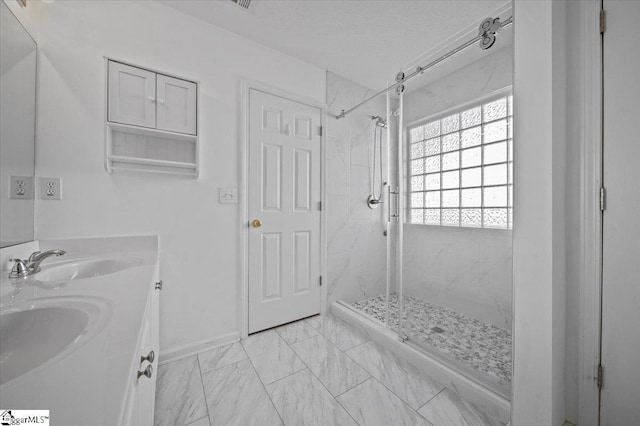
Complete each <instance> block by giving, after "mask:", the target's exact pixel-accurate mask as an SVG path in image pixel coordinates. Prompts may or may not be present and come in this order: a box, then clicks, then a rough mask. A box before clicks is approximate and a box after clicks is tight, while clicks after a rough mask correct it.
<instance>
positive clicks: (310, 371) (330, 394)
mask: <svg viewBox="0 0 640 426" xmlns="http://www.w3.org/2000/svg"><path fill="white" fill-rule="evenodd" d="M309 326H311V325H310V324H309ZM311 328H313V327H311ZM316 331H317V332H318V334H317V335H316V336H320V337H321V338H323V339H325V340H326V341H327V342H329V344H330V345H333V346H334V347H335V348H336V349H338V351H340V352H342V353H343V354H344V351H343V350H342V349H340V348H339V347H338V346H337V345H335V344H334V343H333V342H332V341H331V340H329V339H328V338H327V337H326V336H324V335H323V334H322V333H321V332H320V330H316ZM316 336H310V337H309V338H311V337H316ZM283 340H284V339H283ZM303 340H304V339H303ZM285 343H287V342H286V341H285ZM295 343H298V342H295ZM295 343H294V344H295ZM287 344H288V343H287ZM288 345H289V344H288ZM289 348H290V349H291V350H292V351H293V352H294V353H295V354H296V356H297V357H298V359H299V360H300V361H302V363H303V364H304V365H305V366H306V367H307V368H306V369H307V370H309V373H311V375H312V376H313V377H315V379H316V380H317V381H318V382H319V383H320V385H321V386H322V387H323V388H324V389H325V390H326V391H327V393H328V394H329V396H330V397H331V398H333V400H334V401H335V402H336V404H338V405H339V406H340V407H342V409H343V410H344V411H345V413H347V415H348V416H349V417H351V419H352V420H353V422H354V423H355V424H356V425H358V426H360V423H358V422H357V421H356V419H355V418H354V417H353V416H352V415H351V413H350V412H349V410H347V409H346V408H345V406H344V405H342V404H341V403H340V401H338V398H337V397H335V396H333V394H332V393H331V391H330V390H329V389H328V388H327V387H326V386H325V384H324V383H322V380H320V378H319V377H318V376H316V375H315V373H314V372H313V370H312V369H311V367H309V365H308V364H307V363H306V362H305V361H304V359H302V358H301V357H300V356H298V354H297V353H296V350H295V349H294V348H292V347H291V345H289ZM345 355H346V354H345ZM347 358H348V357H347ZM365 371H366V370H365ZM369 376H371V375H370V374H369ZM370 378H371V377H369V379H370ZM369 379H367V380H369ZM367 380H365V382H366V381H367ZM362 383H364V382H362ZM360 384H361V383H358V385H360ZM358 385H356V386H358ZM354 387H355V386H354ZM352 389H353V388H352ZM343 393H344V392H343ZM340 395H342V394H340ZM285 426H286V425H285Z"/></svg>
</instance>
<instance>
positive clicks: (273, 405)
mask: <svg viewBox="0 0 640 426" xmlns="http://www.w3.org/2000/svg"><path fill="white" fill-rule="evenodd" d="M276 334H277V333H276ZM285 343H286V342H285ZM241 346H242V350H243V351H244V353H245V354H246V355H247V359H248V360H249V365H251V368H253V372H254V373H255V374H256V376H257V377H258V380H259V381H260V384H261V385H262V390H263V391H264V393H265V394H266V395H267V398H269V402H271V406H272V407H273V409H274V410H275V411H276V414H277V415H278V417H279V418H280V422H281V423H282V425H283V426H285V423H284V419H283V418H282V416H281V415H280V412H279V411H278V408H277V407H276V404H275V403H274V402H273V399H272V398H271V395H269V392H267V387H266V386H265V384H264V382H263V381H262V378H261V377H260V375H259V374H258V370H257V369H256V366H255V365H253V361H252V360H251V357H250V356H249V352H247V350H246V349H245V348H244V345H242V344H241Z"/></svg>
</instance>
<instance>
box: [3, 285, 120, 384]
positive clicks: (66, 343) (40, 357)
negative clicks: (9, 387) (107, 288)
mask: <svg viewBox="0 0 640 426" xmlns="http://www.w3.org/2000/svg"><path fill="white" fill-rule="evenodd" d="M111 311H112V309H111V306H110V305H109V303H108V302H107V301H106V300H103V299H99V298H82V297H74V298H70V297H51V298H42V299H35V300H31V301H28V302H18V303H10V304H6V305H5V306H2V307H1V308H0V385H2V384H4V383H6V382H8V381H11V380H13V379H15V378H17V377H20V376H22V375H23V374H25V373H28V372H30V371H33V370H35V369H37V368H38V367H43V366H45V365H48V364H50V363H53V362H55V361H56V360H59V359H61V358H62V357H64V356H66V355H68V354H69V353H71V352H73V351H75V350H77V349H79V348H80V347H82V346H83V345H84V344H86V343H87V342H88V341H89V340H91V338H92V337H94V336H95V335H97V334H98V333H99V332H100V331H101V330H102V329H103V328H104V326H105V325H106V324H107V322H108V320H109V318H110V316H111Z"/></svg>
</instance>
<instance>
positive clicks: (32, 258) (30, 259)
mask: <svg viewBox="0 0 640 426" xmlns="http://www.w3.org/2000/svg"><path fill="white" fill-rule="evenodd" d="M40 253H42V252H41V251H39V250H38V251H34V252H33V253H31V256H29V259H27V262H33V261H34V260H35V258H36V256H38V255H39V254H40Z"/></svg>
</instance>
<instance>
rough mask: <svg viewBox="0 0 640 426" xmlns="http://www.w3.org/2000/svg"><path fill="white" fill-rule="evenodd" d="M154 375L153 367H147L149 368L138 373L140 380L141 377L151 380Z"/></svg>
mask: <svg viewBox="0 0 640 426" xmlns="http://www.w3.org/2000/svg"><path fill="white" fill-rule="evenodd" d="M152 374H153V366H152V365H147V368H145V369H144V370H143V371H138V380H140V377H141V376H144V377H146V378H148V379H150V378H151V375H152Z"/></svg>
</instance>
